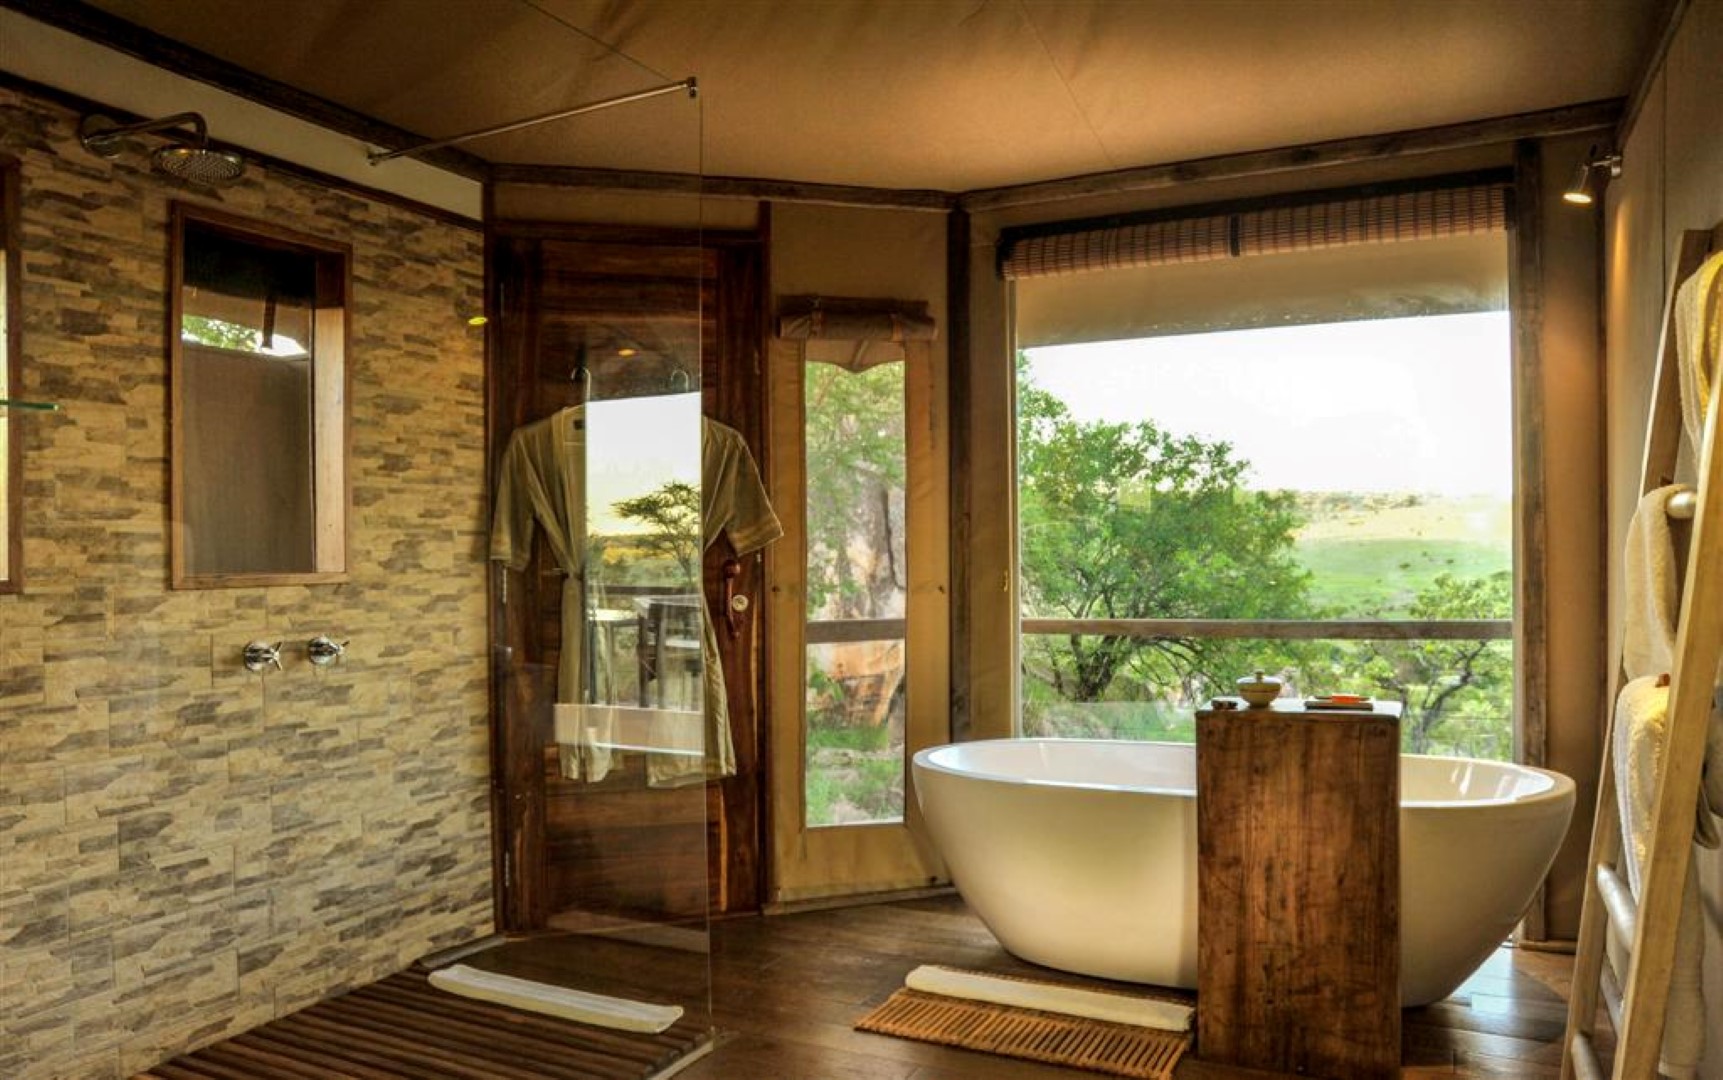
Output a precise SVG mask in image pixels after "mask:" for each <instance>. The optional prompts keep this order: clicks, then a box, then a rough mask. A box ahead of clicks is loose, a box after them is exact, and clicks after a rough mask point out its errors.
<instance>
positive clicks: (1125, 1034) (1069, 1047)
mask: <svg viewBox="0 0 1723 1080" xmlns="http://www.w3.org/2000/svg"><path fill="white" fill-rule="evenodd" d="M918 970H919V971H920V972H921V974H920V976H918V977H917V978H916V981H918V982H922V983H924V984H926V983H928V982H931V983H932V984H934V985H943V986H945V987H946V988H948V989H956V988H959V987H962V988H963V989H965V990H968V991H976V990H981V992H994V991H997V993H998V994H1000V995H1004V994H1010V993H1011V992H1012V991H1011V990H1009V989H1008V988H1003V987H999V986H996V985H994V984H1001V983H1003V984H1010V983H1016V984H1019V985H1021V986H1023V987H1026V988H1028V989H1029V991H1030V992H1031V993H1030V997H1031V998H1032V999H1033V1000H1037V1001H1039V1002H1042V1003H1043V1004H1045V1003H1047V1002H1049V1001H1059V1000H1063V1001H1064V1002H1065V1003H1066V1004H1069V1003H1070V1002H1071V1001H1072V1000H1073V999H1071V998H1064V997H1063V996H1062V995H1060V994H1059V993H1058V992H1059V991H1072V992H1075V993H1077V994H1094V995H1095V996H1097V997H1104V998H1119V999H1122V1000H1123V1001H1124V1002H1126V1003H1145V1004H1156V1005H1170V1006H1172V1007H1173V1008H1174V1009H1184V1010H1186V1013H1185V1015H1183V1016H1182V1017H1181V1016H1180V1015H1179V1014H1177V1013H1166V1014H1163V1013H1161V1012H1160V1011H1159V1010H1153V1011H1152V1012H1151V1013H1149V1014H1145V1013H1142V1012H1134V1010H1133V1008H1132V1006H1131V1005H1127V1006H1126V1012H1127V1013H1134V1016H1135V1018H1136V1019H1143V1018H1144V1017H1145V1015H1152V1016H1154V1017H1155V1018H1156V1019H1157V1020H1161V1021H1170V1022H1172V1023H1175V1024H1178V1023H1182V1024H1183V1028H1182V1029H1180V1030H1172V1031H1169V1030H1167V1029H1165V1028H1161V1027H1147V1026H1143V1025H1142V1024H1139V1023H1118V1022H1116V1021H1112V1020H1097V1019H1095V1018H1093V1017H1090V1016H1073V1015H1071V1014H1069V1013H1060V1012H1053V1011H1051V1010H1049V1009H1046V1008H1033V1007H1030V1008H1026V1007H1023V1006H1020V1005H1002V1004H998V1003H996V1002H994V1001H986V1000H978V999H976V998H971V997H955V996H949V995H946V994H941V993H928V992H926V991H923V990H917V989H914V988H912V987H910V986H908V985H905V986H904V987H903V988H902V989H900V990H896V991H893V993H892V995H891V997H889V998H887V999H886V1000H885V1001H884V1002H882V1003H881V1004H880V1005H879V1007H878V1008H876V1009H874V1010H873V1011H872V1012H870V1013H868V1014H867V1015H866V1016H864V1017H862V1018H861V1019H860V1020H858V1021H856V1025H855V1026H856V1030H858V1031H871V1032H875V1033H877V1034H880V1035H894V1036H896V1037H898V1038H900V1039H915V1040H917V1041H919V1042H930V1043H938V1044H940V1045H942V1046H955V1047H961V1048H963V1049H965V1050H979V1051H982V1052H984V1053H989V1054H999V1055H1001V1056H1003V1057H1014V1058H1021V1059H1024V1060H1028V1061H1041V1062H1046V1063H1048V1064H1054V1065H1064V1066H1067V1067H1069V1068H1075V1069H1086V1070H1088V1071H1091V1072H1102V1073H1109V1074H1111V1075H1114V1076H1127V1077H1133V1078H1136V1080H1169V1078H1170V1077H1171V1076H1172V1073H1173V1069H1174V1067H1175V1066H1177V1065H1178V1062H1179V1059H1180V1058H1181V1057H1183V1056H1184V1053H1185V1051H1186V1050H1188V1049H1189V1048H1190V1044H1191V1033H1190V1030H1189V1028H1190V1017H1189V1015H1188V1012H1189V1006H1187V1005H1183V1004H1181V1003H1179V1002H1169V1001H1153V1000H1151V999H1146V998H1144V997H1141V996H1139V995H1134V994H1117V993H1109V992H1106V991H1088V990H1084V989H1082V988H1080V987H1073V986H1063V985H1059V984H1055V983H1042V982H1038V981H1036V980H1033V979H1021V978H1017V977H1015V976H1009V975H1007V976H992V975H986V974H984V973H981V972H965V971H960V970H958V969H955V968H943V969H942V968H925V969H918ZM961 976H969V977H970V978H968V979H965V978H961ZM1078 1000H1080V999H1078ZM1103 1007H1105V1008H1109V1009H1112V1008H1117V1007H1118V1004H1117V1003H1112V1002H1108V1003H1103Z"/></svg>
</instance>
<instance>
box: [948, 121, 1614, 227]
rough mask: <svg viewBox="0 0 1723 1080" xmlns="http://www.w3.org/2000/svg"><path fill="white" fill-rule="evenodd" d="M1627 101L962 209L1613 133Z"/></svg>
mask: <svg viewBox="0 0 1723 1080" xmlns="http://www.w3.org/2000/svg"><path fill="white" fill-rule="evenodd" d="M1622 107H1623V102H1622V99H1620V98H1610V99H1608V100H1606V101H1591V102H1586V103H1584V104H1580V105H1567V106H1563V107H1562V108H1559V109H1544V110H1541V111H1538V112H1527V113H1515V114H1514V115H1511V116H1498V117H1491V118H1489V119H1485V120H1469V121H1466V122H1464V123H1460V124H1445V125H1442V126H1440V127H1428V128H1416V129H1413V130H1410V131H1394V132H1388V133H1386V134H1380V135H1358V136H1353V137H1351V138H1346V139H1331V140H1328V141H1326V142H1316V143H1306V144H1303V145H1300V146H1281V147H1275V148H1274V149H1271V150H1252V151H1247V152H1245V153H1240V154H1219V155H1217V156H1215V157H1206V158H1196V159H1193V160H1190V161H1175V162H1171V163H1168V164H1165V165H1143V166H1138V167H1136V168H1129V169H1114V170H1111V171H1108V172H1100V173H1089V174H1086V175H1083V176H1070V177H1065V178H1063V179H1059V180H1047V181H1043V182H1041V183H1035V184H1014V185H1011V186H1009V187H996V188H983V189H980V190H977V191H970V192H966V193H964V195H963V196H962V197H961V198H959V200H958V205H960V206H961V207H962V208H963V209H964V210H967V211H969V212H970V213H971V214H977V213H986V212H988V211H991V210H1003V209H1006V208H1009V207H1016V206H1031V205H1034V204H1037V203H1054V202H1066V201H1069V200H1072V199H1084V198H1089V197H1092V196H1097V195H1117V194H1120V193H1122V192H1129V191H1153V190H1155V189H1158V188H1170V187H1178V186H1181V185H1184V184H1193V183H1202V182H1206V181H1213V180H1233V179H1238V178H1240V177H1246V176H1265V175H1270V174H1273V173H1286V172H1303V171H1307V170H1310V169H1315V168H1321V167H1325V166H1330V165H1351V164H1356V163H1358V162H1365V161H1377V160H1382V159H1386V158H1398V157H1407V156H1410V155H1413V154H1434V153H1440V152H1442V151H1447V150H1464V149H1469V148H1472V147H1477V146H1491V145H1498V144H1503V143H1512V142H1514V141H1516V140H1519V139H1527V138H1538V137H1547V136H1552V135H1568V134H1573V133H1575V132H1581V131H1596V130H1608V129H1611V128H1613V127H1614V126H1615V125H1616V123H1617V122H1618V121H1619V119H1620V117H1621V112H1622Z"/></svg>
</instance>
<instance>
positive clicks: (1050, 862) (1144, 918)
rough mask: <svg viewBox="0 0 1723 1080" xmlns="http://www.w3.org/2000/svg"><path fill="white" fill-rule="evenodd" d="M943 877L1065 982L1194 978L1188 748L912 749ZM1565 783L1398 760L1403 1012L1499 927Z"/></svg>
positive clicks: (1092, 744)
mask: <svg viewBox="0 0 1723 1080" xmlns="http://www.w3.org/2000/svg"><path fill="white" fill-rule="evenodd" d="M914 776H915V795H916V799H917V800H918V802H919V803H920V805H921V812H922V816H923V817H924V818H925V819H926V821H927V826H928V829H929V830H930V832H931V834H932V837H933V841H934V843H935V844H936V845H937V846H938V848H939V852H940V854H941V855H942V856H944V858H945V862H946V865H947V866H948V867H949V868H950V870H951V877H952V880H953V882H954V883H955V884H956V885H957V889H958V891H959V892H960V893H962V895H963V898H964V899H965V900H966V901H968V903H969V905H970V907H972V908H974V909H975V912H976V914H978V915H979V916H980V917H981V919H982V921H984V922H985V923H986V924H987V926H988V928H989V929H990V930H992V931H993V934H994V936H995V937H997V938H998V939H999V942H1000V944H1002V945H1004V946H1005V947H1006V948H1007V949H1009V950H1010V951H1011V952H1013V953H1015V954H1016V955H1018V956H1020V957H1022V958H1023V959H1025V960H1029V961H1032V962H1034V963H1037V964H1044V965H1046V966H1048V967H1055V968H1060V969H1063V970H1066V971H1076V972H1081V973H1082V974H1085V975H1095V976H1099V977H1102V978H1109V979H1122V980H1125V981H1128V982H1141V983H1152V984H1154V985H1157V986H1180V987H1195V986H1196V982H1197V971H1196V962H1197V872H1196V865H1197V815H1196V748H1195V747H1194V746H1191V745H1188V744H1176V743H1146V742H1113V741H1107V740H1096V739H996V740H987V741H980V742H970V743H954V744H951V745H948V746H936V747H931V748H929V749H926V750H923V751H921V752H920V753H918V754H916V755H915V761H914ZM1573 800H1574V785H1573V781H1572V780H1570V779H1568V778H1567V777H1565V776H1562V775H1561V774H1560V773H1553V772H1547V771H1545V770H1543V769H1534V768H1531V767H1529V766H1523V765H1508V764H1502V763H1500V762H1493V761H1477V760H1472V759H1464V758H1436V757H1416V756H1413V755H1405V756H1403V757H1402V758H1401V766H1400V803H1401V805H1400V895H1401V906H1400V912H1401V913H1400V937H1401V976H1400V1001H1401V1004H1402V1005H1404V1006H1406V1007H1411V1006H1414V1005H1427V1004H1429V1003H1430V1002H1432V1001H1437V1000H1440V999H1441V998H1444V997H1447V996H1448V995H1449V994H1450V993H1452V992H1453V990H1454V988H1455V987H1457V986H1459V985H1460V983H1462V982H1464V981H1465V979H1466V976H1468V975H1470V974H1471V973H1472V971H1473V970H1475V969H1476V968H1477V966H1478V965H1479V964H1481V963H1483V961H1484V959H1485V958H1486V957H1487V956H1488V955H1489V954H1490V952H1491V951H1492V950H1493V949H1495V948H1496V946H1498V945H1500V944H1501V942H1502V941H1503V940H1504V939H1505V938H1506V937H1507V936H1508V934H1509V933H1510V932H1511V931H1512V930H1513V928H1514V924H1515V923H1517V922H1518V921H1519V918H1520V916H1521V915H1522V914H1523V913H1524V911H1525V909H1526V906H1527V904H1529V903H1530V902H1531V899H1532V896H1533V894H1534V893H1535V892H1536V890H1537V887H1538V883H1539V882H1541V881H1542V880H1543V876H1544V874H1545V873H1546V872H1547V871H1548V870H1549V865H1550V863H1551V861H1553V860H1554V858H1555V854H1556V849H1557V848H1558V847H1559V846H1560V845H1561V840H1562V836H1563V834H1564V833H1566V831H1567V823H1568V818H1569V816H1570V815H1571V814H1572V813H1573Z"/></svg>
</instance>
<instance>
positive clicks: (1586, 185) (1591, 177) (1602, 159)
mask: <svg viewBox="0 0 1723 1080" xmlns="http://www.w3.org/2000/svg"><path fill="white" fill-rule="evenodd" d="M1600 170H1601V171H1603V172H1604V173H1605V179H1608V180H1614V179H1615V178H1616V177H1618V176H1620V175H1621V155H1620V154H1617V153H1613V152H1612V153H1599V152H1598V148H1597V147H1595V146H1594V147H1592V148H1591V151H1590V153H1588V154H1586V156H1585V160H1584V161H1582V162H1580V163H1579V169H1578V170H1577V171H1576V172H1575V173H1574V174H1573V183H1571V184H1569V185H1568V186H1567V190H1566V191H1564V192H1562V193H1561V197H1562V199H1563V200H1564V201H1566V202H1570V203H1572V204H1574V205H1575V206H1590V205H1591V204H1592V203H1594V202H1596V201H1597V194H1598V192H1599V191H1600V190H1602V184H1601V183H1599V181H1598V180H1597V174H1598V172H1599V171H1600Z"/></svg>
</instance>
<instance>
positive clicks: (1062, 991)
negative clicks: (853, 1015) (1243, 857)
mask: <svg viewBox="0 0 1723 1080" xmlns="http://www.w3.org/2000/svg"><path fill="white" fill-rule="evenodd" d="M903 985H905V986H907V987H909V988H910V989H911V990H920V991H921V992H922V993H925V994H943V995H944V996H946V997H957V998H968V999H969V1000H970V1001H986V1002H991V1003H992V1004H994V1005H1008V1006H1010V1007H1012V1008H1016V1009H1038V1010H1040V1011H1041V1012H1055V1013H1063V1014H1065V1015H1066V1016H1086V1017H1088V1018H1089V1019H1091V1020H1105V1021H1107V1022H1108V1023H1113V1024H1130V1025H1132V1026H1134V1027H1147V1028H1156V1029H1158V1030H1161V1031H1189V1030H1190V1029H1191V1014H1192V1013H1193V1012H1194V1011H1195V1010H1193V1009H1192V1008H1191V1007H1190V1006H1189V1005H1182V1004H1180V1003H1178V1002H1175V1001H1156V1000H1154V999H1152V998H1140V997H1131V996H1130V995H1127V994H1116V993H1107V992H1105V991H1097V990H1084V989H1081V988H1079V987H1075V986H1060V985H1057V984H1054V983H1043V982H1031V981H1029V980H1027V979H1012V978H1001V977H999V976H997V975H986V974H983V973H981V972H979V971H962V970H960V969H958V968H948V967H939V966H937V965H933V964H923V965H922V966H920V967H918V968H916V969H915V970H914V971H912V972H910V973H909V975H908V976H906V977H905V978H904V980H903Z"/></svg>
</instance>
